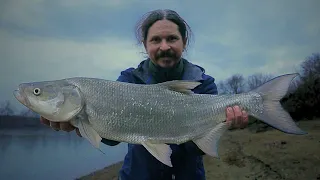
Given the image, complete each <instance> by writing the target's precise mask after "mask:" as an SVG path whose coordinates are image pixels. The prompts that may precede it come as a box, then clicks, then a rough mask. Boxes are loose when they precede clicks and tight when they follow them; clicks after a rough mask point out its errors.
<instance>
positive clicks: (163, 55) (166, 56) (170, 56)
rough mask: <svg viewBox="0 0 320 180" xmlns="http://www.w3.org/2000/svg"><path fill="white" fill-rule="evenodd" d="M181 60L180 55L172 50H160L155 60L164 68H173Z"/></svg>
mask: <svg viewBox="0 0 320 180" xmlns="http://www.w3.org/2000/svg"><path fill="white" fill-rule="evenodd" d="M179 60H180V57H178V56H177V54H176V53H175V52H174V51H173V50H172V49H169V50H167V51H158V52H157V54H156V56H155V62H156V64H157V65H158V66H160V67H162V68H172V67H174V66H175V65H176V64H177V63H178V62H179Z"/></svg>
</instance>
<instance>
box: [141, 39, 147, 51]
mask: <svg viewBox="0 0 320 180" xmlns="http://www.w3.org/2000/svg"><path fill="white" fill-rule="evenodd" d="M142 44H143V46H144V48H145V49H147V43H146V41H145V40H143V41H142Z"/></svg>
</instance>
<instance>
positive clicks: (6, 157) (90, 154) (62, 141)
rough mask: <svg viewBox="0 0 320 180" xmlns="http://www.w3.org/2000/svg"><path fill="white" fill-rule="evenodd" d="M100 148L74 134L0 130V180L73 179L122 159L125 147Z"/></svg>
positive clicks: (122, 144) (46, 130)
mask: <svg viewBox="0 0 320 180" xmlns="http://www.w3.org/2000/svg"><path fill="white" fill-rule="evenodd" d="M101 149H102V151H103V152H104V153H105V154H103V153H101V152H100V151H99V150H97V149H96V148H94V147H93V146H92V145H91V144H89V142H88V141H87V140H85V139H84V138H80V137H78V136H76V135H75V133H74V132H72V133H66V132H56V131H54V130H51V129H41V130H34V129H24V130H0V179H11V180H16V179H17V180H19V179H23V180H25V179H34V180H37V179H46V180H51V179H55V180H56V179H63V180H68V179H75V178H78V177H80V176H83V175H86V174H89V173H91V172H93V171H95V170H98V169H102V168H104V167H106V166H108V165H110V164H113V163H116V162H118V161H121V160H123V158H124V155H125V153H126V150H127V145H126V144H125V143H121V144H119V145H117V146H113V147H110V146H107V145H104V144H103V143H101Z"/></svg>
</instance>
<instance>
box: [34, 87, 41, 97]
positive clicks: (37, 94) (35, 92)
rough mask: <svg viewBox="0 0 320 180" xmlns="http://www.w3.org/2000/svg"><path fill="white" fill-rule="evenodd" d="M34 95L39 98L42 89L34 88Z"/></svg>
mask: <svg viewBox="0 0 320 180" xmlns="http://www.w3.org/2000/svg"><path fill="white" fill-rule="evenodd" d="M33 94H34V95H36V96H39V95H40V94H41V90H40V88H34V90H33Z"/></svg>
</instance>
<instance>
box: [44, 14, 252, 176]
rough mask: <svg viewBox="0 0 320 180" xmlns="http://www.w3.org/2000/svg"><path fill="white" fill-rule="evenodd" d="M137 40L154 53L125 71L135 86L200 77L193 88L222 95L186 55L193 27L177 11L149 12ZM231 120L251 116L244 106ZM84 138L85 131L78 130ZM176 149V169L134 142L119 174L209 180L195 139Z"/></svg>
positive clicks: (242, 122) (230, 113)
mask: <svg viewBox="0 0 320 180" xmlns="http://www.w3.org/2000/svg"><path fill="white" fill-rule="evenodd" d="M137 27H138V29H137V38H138V40H139V42H141V43H143V45H144V48H145V50H146V52H147V54H148V56H149V58H148V59H146V60H144V61H142V62H141V63H140V64H139V65H138V67H137V68H128V69H126V70H124V71H122V72H121V75H120V76H119V78H118V79H117V80H118V81H122V82H127V83H135V84H154V83H160V82H165V81H170V80H181V79H183V80H195V81H200V82H202V84H201V85H199V86H198V87H196V88H195V89H194V90H193V91H194V92H195V93H199V94H217V93H218V92H217V86H216V84H215V82H214V81H215V79H214V78H213V77H211V76H209V75H206V74H205V73H204V69H203V68H202V67H200V66H197V65H194V64H192V63H190V62H188V61H187V60H186V59H184V58H182V54H183V51H185V49H186V46H187V45H188V42H189V38H190V37H189V36H190V32H191V31H190V28H189V27H188V25H187V23H186V22H185V21H184V20H183V19H182V18H181V17H180V16H179V15H178V14H177V13H176V12H174V11H172V10H156V11H152V12H150V13H148V14H147V15H146V16H145V18H144V19H142V21H141V22H140V23H139V24H138V26H137ZM226 120H227V122H229V124H230V128H239V127H240V128H242V127H244V126H246V124H247V121H248V116H247V113H246V112H245V111H241V110H240V108H239V107H238V106H235V107H229V108H227V109H226ZM41 121H42V122H43V123H44V124H47V125H50V126H51V127H52V128H54V129H57V130H59V129H62V130H65V131H70V130H73V129H75V128H74V127H73V126H71V125H70V124H68V123H59V124H58V123H54V122H49V121H48V120H46V119H43V118H41ZM76 131H77V134H78V135H79V136H81V135H80V133H79V130H78V129H76ZM102 142H103V143H104V144H107V145H110V146H114V145H117V144H119V142H115V141H110V140H106V139H103V140H102ZM170 147H171V149H172V151H173V152H172V155H171V161H172V164H173V167H172V168H170V167H168V166H166V165H164V164H162V163H161V162H160V161H158V160H157V159H155V158H154V157H153V156H152V155H151V154H150V153H149V152H148V151H147V150H146V149H145V148H144V147H143V146H142V145H136V144H128V153H127V155H126V157H125V159H124V164H123V166H122V168H121V170H120V172H119V178H120V179H121V180H149V179H150V180H151V179H152V180H155V179H164V180H168V179H172V177H173V176H174V177H175V179H179V180H180V179H183V180H187V179H192V180H193V179H195V180H200V179H205V173H204V167H203V162H202V156H203V155H204V153H203V152H202V151H201V150H200V149H199V148H198V147H197V145H195V144H194V143H193V142H187V143H184V144H181V145H170Z"/></svg>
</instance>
